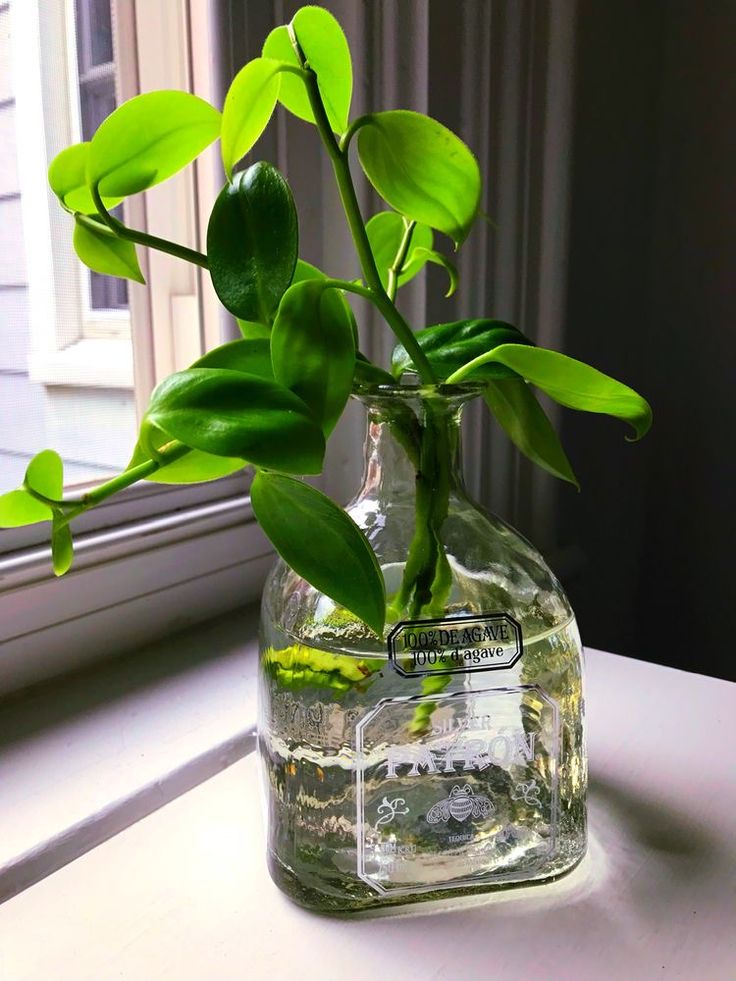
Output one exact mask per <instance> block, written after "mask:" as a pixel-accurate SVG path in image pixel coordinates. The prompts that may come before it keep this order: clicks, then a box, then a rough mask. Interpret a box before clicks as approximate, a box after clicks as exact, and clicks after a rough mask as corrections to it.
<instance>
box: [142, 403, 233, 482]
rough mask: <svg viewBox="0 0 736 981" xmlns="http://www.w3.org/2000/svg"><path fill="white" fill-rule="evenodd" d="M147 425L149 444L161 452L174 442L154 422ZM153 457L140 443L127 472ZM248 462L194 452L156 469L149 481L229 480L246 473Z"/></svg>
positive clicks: (147, 478)
mask: <svg viewBox="0 0 736 981" xmlns="http://www.w3.org/2000/svg"><path fill="white" fill-rule="evenodd" d="M144 425H145V426H146V428H147V441H148V443H149V444H152V445H153V447H154V448H155V449H157V450H160V449H161V448H162V447H163V446H164V445H165V444H166V443H168V442H170V440H171V437H170V436H167V434H166V433H165V432H164V431H163V430H162V429H159V428H158V426H155V425H154V424H153V423H152V422H151V421H150V420H148V419H146V420H145V422H144ZM151 458H152V457H151V455H150V454H149V453H148V452H146V450H145V449H144V448H143V447H142V446H141V443H140V441H139V442H138V443H136V445H135V449H134V451H133V456H132V457H131V460H130V463H129V464H128V466H127V468H126V469H127V470H132V469H133V467H137V466H138V465H139V464H140V463H145V462H146V461H147V460H150V459H151ZM244 466H245V461H244V460H242V459H240V457H228V456H213V455H212V454H211V453H204V452H203V451H202V450H190V451H189V453H187V454H185V455H184V456H182V457H180V458H179V459H178V460H174V462H173V463H168V464H166V466H164V467H161V469H160V470H156V472H155V473H152V474H151V475H150V476H148V477H146V478H145V479H146V480H148V481H150V482H151V483H154V484H199V483H204V482H205V481H208V480H218V479H219V478H220V477H227V476H228V475H229V474H231V473H236V472H237V471H238V470H242V469H243V467H244Z"/></svg>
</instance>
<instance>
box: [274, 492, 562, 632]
mask: <svg viewBox="0 0 736 981" xmlns="http://www.w3.org/2000/svg"><path fill="white" fill-rule="evenodd" d="M346 510H347V512H348V514H350V516H351V517H352V518H353V520H354V521H355V522H356V524H357V525H358V526H359V527H360V528H361V529H362V530H363V531H364V532H365V534H366V537H367V538H368V540H369V542H370V544H371V547H372V548H373V550H374V552H375V553H376V556H377V558H378V561H379V563H380V565H381V568H382V570H383V574H384V579H385V581H386V592H387V597H388V599H389V601H390V599H391V597H392V595H394V594H395V593H396V592H397V591H398V590H399V588H400V586H401V579H402V575H403V570H404V565H405V562H406V557H407V554H408V551H409V546H410V544H411V540H412V536H413V534H414V523H415V522H414V508H413V499H412V498H411V497H410V496H409V495H407V497H406V499H403V500H402V498H401V497H398V498H396V497H394V498H393V499H392V500H391V501H385V500H381V499H378V498H371V497H368V496H363V497H360V498H358V499H356V500H354V501H352V502H351V503H350V504H349V505H348V506H347V508H346ZM441 540H442V546H443V548H444V550H445V554H446V556H447V559H448V564H449V568H450V571H451V574H452V588H451V590H450V595H449V598H448V601H447V603H446V607H445V610H444V611H443V615H446V616H447V617H449V618H452V617H457V616H464V615H468V614H475V615H480V614H490V613H507V614H509V615H510V616H512V617H514V619H515V620H516V621H517V622H518V623H519V624H520V625H521V628H522V630H523V632H524V634H525V635H526V636H531V635H537V634H540V633H544V632H546V631H549V630H554V629H557V628H561V627H563V626H565V625H566V624H568V623H569V622H570V621H571V620H572V619H573V612H572V609H571V607H570V604H569V601H568V599H567V597H566V595H565V592H564V590H563V588H562V586H561V584H560V583H559V581H558V579H557V577H556V576H555V575H554V573H553V572H552V570H551V569H550V568H549V566H548V565H547V563H546V562H545V560H544V558H543V557H542V555H541V554H540V552H539V551H538V550H537V549H536V548H535V547H534V546H533V545H532V544H531V543H530V542H529V541H527V539H526V538H524V537H523V535H521V534H520V533H519V532H517V531H516V530H515V529H514V528H512V527H511V526H510V525H509V524H507V523H506V522H504V521H503V520H502V519H500V518H498V517H497V516H496V515H493V514H491V513H490V512H488V511H486V510H485V509H483V508H481V507H479V506H478V505H476V504H475V503H474V502H471V501H469V500H468V499H467V498H465V497H461V496H453V497H452V498H451V501H450V506H449V509H448V514H447V517H446V519H445V521H444V522H443V525H442V530H441ZM264 617H268V618H269V619H270V620H271V621H274V620H275V621H276V622H279V623H281V624H282V625H283V627H284V629H285V630H286V631H287V632H288V633H290V634H293V635H294V636H298V637H304V638H305V639H308V638H309V635H310V634H312V633H313V632H316V633H317V634H318V635H319V636H320V637H322V638H324V635H325V631H326V632H327V633H332V632H333V631H334V632H335V634H336V636H340V637H342V638H344V639H349V640H350V641H351V642H354V643H355V644H356V645H357V648H358V649H363V650H366V651H367V650H372V649H374V648H375V646H376V643H377V638H375V636H374V635H372V634H371V633H370V632H369V631H367V629H366V628H364V627H363V625H362V624H360V622H359V621H356V620H355V618H354V617H352V615H351V614H349V613H347V611H345V610H343V609H341V608H338V607H336V605H335V604H334V603H333V602H332V600H330V599H329V598H328V597H327V596H325V595H324V594H322V593H320V592H319V591H318V590H317V589H315V588H314V587H313V586H311V585H310V584H309V583H307V582H305V580H303V579H302V578H301V577H299V576H297V575H296V573H294V572H293V570H291V569H290V568H289V567H288V566H287V565H286V563H284V562H283V561H282V560H279V561H278V562H277V563H276V565H275V567H274V568H273V570H272V572H271V574H270V576H269V579H268V581H267V583H266V587H265V590H264ZM392 626H393V623H389V624H387V632H388V631H389V630H390V629H391V627H392ZM382 643H383V642H379V644H382Z"/></svg>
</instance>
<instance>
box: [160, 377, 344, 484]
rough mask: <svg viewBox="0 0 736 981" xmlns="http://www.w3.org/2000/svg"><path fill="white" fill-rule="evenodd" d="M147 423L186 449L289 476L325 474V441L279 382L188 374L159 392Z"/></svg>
mask: <svg viewBox="0 0 736 981" xmlns="http://www.w3.org/2000/svg"><path fill="white" fill-rule="evenodd" d="M147 419H148V420H149V421H150V422H151V423H153V424H154V425H156V426H158V427H159V428H160V429H162V430H163V431H164V432H165V433H167V434H168V435H169V436H173V437H174V439H178V440H180V441H181V442H182V443H184V444H185V445H186V446H191V447H192V448H193V449H196V450H204V451H205V452H206V453H212V454H214V455H215V456H227V457H241V458H242V459H243V460H247V461H248V462H249V463H255V464H258V465H260V466H264V467H274V468H275V469H277V470H283V471H285V472H287V473H298V474H316V473H319V472H320V470H321V469H322V457H323V455H324V449H325V444H324V437H323V435H322V430H321V429H320V428H319V426H318V425H317V424H316V423H315V422H314V420H313V419H312V416H311V414H310V411H309V409H308V408H307V406H306V405H305V404H304V403H303V402H302V400H301V399H300V398H298V397H297V396H296V395H294V394H293V392H290V391H289V390H288V389H286V388H283V387H282V386H281V385H277V384H276V383H275V382H271V381H267V380H266V379H264V378H259V377H258V376H257V375H247V374H244V373H241V372H239V371H228V370H227V369H224V368H189V369H188V370H187V371H179V372H176V373H175V374H173V375H170V376H169V377H168V378H167V379H165V380H164V381H163V382H161V384H160V385H159V386H158V387H157V388H156V389H155V391H154V393H153V395H152V396H151V402H150V405H149V407H148V412H147Z"/></svg>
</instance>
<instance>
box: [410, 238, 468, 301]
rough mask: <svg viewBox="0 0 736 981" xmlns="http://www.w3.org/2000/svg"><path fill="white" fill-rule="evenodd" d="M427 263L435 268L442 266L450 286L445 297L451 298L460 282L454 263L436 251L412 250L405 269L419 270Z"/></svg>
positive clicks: (419, 247) (418, 248)
mask: <svg viewBox="0 0 736 981" xmlns="http://www.w3.org/2000/svg"><path fill="white" fill-rule="evenodd" d="M427 262H433V263H434V264H435V265H436V266H442V268H443V269H445V270H446V272H447V275H448V276H449V277H450V285H449V287H448V289H447V292H446V293H445V297H450V296H452V294H453V293H454V292H455V290H456V289H457V287H458V284H459V281H460V280H459V277H458V272H457V266H456V265H455V263H454V262H453V261H452V260H451V259H448V258H447V256H446V255H443V254H442V253H441V252H438V251H437V250H436V249H424V248H422V247H421V246H417V248H415V249H413V250H412V252H411V254H410V256H409V259H408V261H407V264H406V268H407V269H409V270H412V269H413V268H414V266H416V267H417V268H418V269H421V268H422V266H424V265H425V263H427ZM412 275H414V273H412Z"/></svg>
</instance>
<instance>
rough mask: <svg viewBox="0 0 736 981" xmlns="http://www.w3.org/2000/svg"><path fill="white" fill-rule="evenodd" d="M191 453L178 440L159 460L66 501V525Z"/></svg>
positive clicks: (174, 441) (162, 451)
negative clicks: (89, 509) (119, 492)
mask: <svg viewBox="0 0 736 981" xmlns="http://www.w3.org/2000/svg"><path fill="white" fill-rule="evenodd" d="M190 452H191V450H190V449H189V447H188V446H185V445H184V444H183V443H180V442H179V441H178V440H175V439H174V440H171V441H170V442H169V443H166V444H165V445H164V446H162V447H161V449H160V450H158V459H156V460H145V461H144V462H143V463H139V464H138V465H137V466H135V467H130V469H129V470H123V472H122V473H119V474H118V475H117V476H116V477H113V478H111V479H110V480H106V481H105V483H104V484H98V485H97V486H96V487H93V488H92V490H91V491H88V492H87V493H86V494H83V495H82V496H81V497H80V498H78V499H76V500H74V499H72V500H69V501H64V508H65V509H67V508H68V509H69V510H68V511H67V513H65V514H64V524H69V522H70V521H72V519H73V518H76V517H77V516H78V515H80V514H82V513H83V512H84V511H86V510H87V509H88V508H91V507H94V506H95V505H96V504H100V503H101V502H102V501H104V500H106V499H107V498H108V497H112V495H113V494H117V493H118V491H121V490H124V489H125V488H126V487H130V486H131V484H135V483H137V482H138V481H139V480H145V478H146V477H150V476H151V475H152V474H154V473H156V471H157V470H160V469H161V468H162V467H165V466H167V464H169V463H174V462H175V461H176V460H179V459H180V458H181V457H183V456H186V454H187V453H190Z"/></svg>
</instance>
